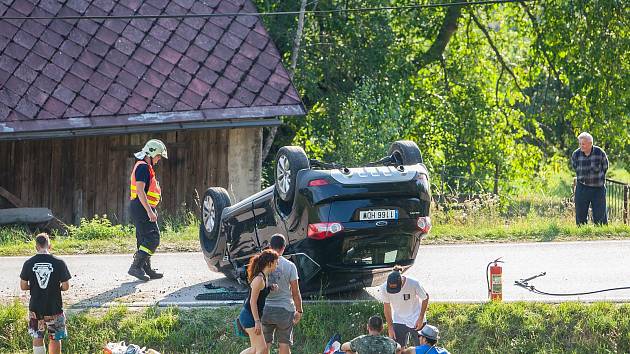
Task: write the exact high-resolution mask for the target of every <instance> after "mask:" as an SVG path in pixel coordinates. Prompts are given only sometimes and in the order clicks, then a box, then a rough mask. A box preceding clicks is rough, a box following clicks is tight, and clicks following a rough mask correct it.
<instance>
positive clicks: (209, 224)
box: [201, 187, 232, 240]
mask: <svg viewBox="0 0 630 354" xmlns="http://www.w3.org/2000/svg"><path fill="white" fill-rule="evenodd" d="M230 205H232V201H231V200H230V195H229V194H228V192H227V191H226V190H225V189H224V188H221V187H212V188H208V190H206V193H204V195H203V203H202V206H201V232H202V233H203V236H204V237H205V238H206V239H208V240H215V239H216V237H217V235H218V233H219V228H220V226H221V213H222V212H223V209H225V208H226V207H229V206H230Z"/></svg>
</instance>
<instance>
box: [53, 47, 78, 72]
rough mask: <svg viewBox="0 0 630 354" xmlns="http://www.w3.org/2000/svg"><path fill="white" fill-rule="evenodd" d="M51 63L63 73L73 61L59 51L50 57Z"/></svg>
mask: <svg viewBox="0 0 630 354" xmlns="http://www.w3.org/2000/svg"><path fill="white" fill-rule="evenodd" d="M52 62H53V63H55V64H57V65H58V66H59V67H60V68H62V69H63V70H64V71H68V69H69V68H70V67H71V66H72V63H74V59H73V58H72V57H71V56H69V55H66V53H64V52H61V51H59V52H57V53H56V54H55V55H54V56H53V57H52Z"/></svg>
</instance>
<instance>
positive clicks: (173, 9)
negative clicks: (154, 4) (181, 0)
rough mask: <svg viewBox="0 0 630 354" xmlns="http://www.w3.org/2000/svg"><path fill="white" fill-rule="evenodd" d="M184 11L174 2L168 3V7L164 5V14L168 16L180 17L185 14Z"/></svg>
mask: <svg viewBox="0 0 630 354" xmlns="http://www.w3.org/2000/svg"><path fill="white" fill-rule="evenodd" d="M186 12H188V11H186V9H185V8H183V7H181V6H179V5H177V4H176V3H175V2H173V1H170V2H169V3H168V5H166V13H167V14H170V15H182V14H185V13H186Z"/></svg>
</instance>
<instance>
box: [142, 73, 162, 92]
mask: <svg viewBox="0 0 630 354" xmlns="http://www.w3.org/2000/svg"><path fill="white" fill-rule="evenodd" d="M143 80H144V81H146V82H148V83H149V84H151V85H152V86H153V87H158V88H159V87H161V86H162V83H163V82H164V80H166V76H164V75H162V74H161V73H159V72H157V71H155V70H153V69H149V70H147V72H146V73H145V74H144V78H143Z"/></svg>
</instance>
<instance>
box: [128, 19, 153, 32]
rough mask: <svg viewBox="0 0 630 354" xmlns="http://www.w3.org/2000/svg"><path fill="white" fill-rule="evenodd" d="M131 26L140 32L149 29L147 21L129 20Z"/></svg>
mask: <svg viewBox="0 0 630 354" xmlns="http://www.w3.org/2000/svg"><path fill="white" fill-rule="evenodd" d="M130 23H131V25H132V26H134V27H136V28H138V29H140V30H142V31H145V32H146V31H148V30H150V29H151V24H152V22H151V21H147V20H144V19H141V18H134V19H133V20H131V22H130Z"/></svg>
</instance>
